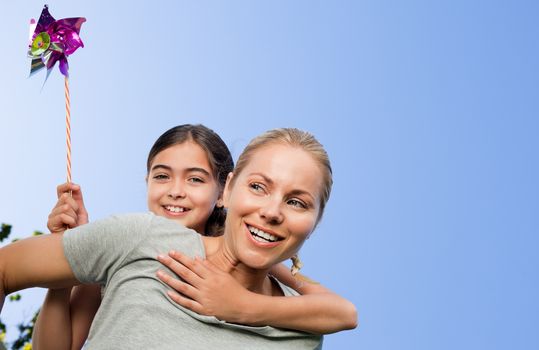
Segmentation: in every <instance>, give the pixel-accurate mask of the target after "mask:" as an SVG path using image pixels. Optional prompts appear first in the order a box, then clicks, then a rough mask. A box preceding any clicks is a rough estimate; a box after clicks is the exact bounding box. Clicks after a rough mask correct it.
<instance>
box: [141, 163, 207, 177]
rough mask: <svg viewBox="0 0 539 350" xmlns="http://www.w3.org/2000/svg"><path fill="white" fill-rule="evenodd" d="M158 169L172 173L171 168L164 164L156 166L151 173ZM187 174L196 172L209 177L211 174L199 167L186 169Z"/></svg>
mask: <svg viewBox="0 0 539 350" xmlns="http://www.w3.org/2000/svg"><path fill="white" fill-rule="evenodd" d="M158 169H164V170H168V171H173V169H172V167H171V166H169V165H165V164H156V165H154V166H153V167H152V169H151V171H154V170H158ZM186 171H187V172H189V173H190V172H198V173H202V174H204V175H206V176H211V174H210V173H209V172H208V171H207V170H206V169H204V168H199V167H191V168H187V169H186Z"/></svg>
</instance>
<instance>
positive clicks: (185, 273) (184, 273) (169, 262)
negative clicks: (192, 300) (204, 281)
mask: <svg viewBox="0 0 539 350" xmlns="http://www.w3.org/2000/svg"><path fill="white" fill-rule="evenodd" d="M182 258H183V261H177V260H175V259H173V258H172V257H170V256H167V255H159V256H157V260H159V262H161V263H162V264H163V265H165V266H166V267H168V268H169V269H170V270H172V272H174V273H175V274H176V275H178V276H179V277H181V278H182V279H183V280H184V281H185V282H187V283H188V284H190V285H192V286H194V287H195V288H196V287H198V286H199V284H200V281H201V277H200V276H199V275H197V274H196V273H195V272H193V271H192V270H190V269H189V267H188V266H186V265H185V264H188V265H189V262H188V261H187V260H188V259H189V258H186V257H182ZM184 263H185V264H184Z"/></svg>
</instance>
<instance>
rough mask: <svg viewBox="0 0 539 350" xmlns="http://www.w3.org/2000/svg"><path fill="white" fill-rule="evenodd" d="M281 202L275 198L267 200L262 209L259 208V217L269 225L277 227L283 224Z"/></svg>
mask: <svg viewBox="0 0 539 350" xmlns="http://www.w3.org/2000/svg"><path fill="white" fill-rule="evenodd" d="M281 203H282V202H281V200H280V199H277V198H268V200H267V201H266V202H265V203H264V205H263V206H262V207H260V217H261V218H263V219H264V220H266V222H267V223H269V224H271V225H278V224H280V223H282V222H283V220H284V215H283V213H282V211H281Z"/></svg>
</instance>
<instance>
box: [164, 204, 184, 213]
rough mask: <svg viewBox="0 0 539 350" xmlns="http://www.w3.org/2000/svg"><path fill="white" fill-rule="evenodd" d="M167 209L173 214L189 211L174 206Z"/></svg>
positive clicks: (168, 206)
mask: <svg viewBox="0 0 539 350" xmlns="http://www.w3.org/2000/svg"><path fill="white" fill-rule="evenodd" d="M165 209H166V210H168V211H171V212H173V213H183V212H184V211H186V210H187V209H185V208H183V207H173V206H172V205H167V206H165Z"/></svg>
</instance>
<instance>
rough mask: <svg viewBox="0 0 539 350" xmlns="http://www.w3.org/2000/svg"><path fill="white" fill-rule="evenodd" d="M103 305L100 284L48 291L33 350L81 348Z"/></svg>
mask: <svg viewBox="0 0 539 350" xmlns="http://www.w3.org/2000/svg"><path fill="white" fill-rule="evenodd" d="M100 304H101V286H100V285H98V284H93V285H81V286H76V287H73V288H62V289H49V291H48V292H47V296H46V297H45V301H44V302H43V306H42V307H41V310H40V312H39V316H38V318H37V321H36V324H35V326H34V333H33V334H32V346H33V349H34V350H46V349H53V350H61V349H66V350H68V349H77V350H79V349H81V348H82V346H83V345H84V343H85V341H86V339H87V338H88V333H89V331H90V326H91V325H92V321H93V319H94V316H95V314H96V313H97V309H98V308H99V305H100Z"/></svg>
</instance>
